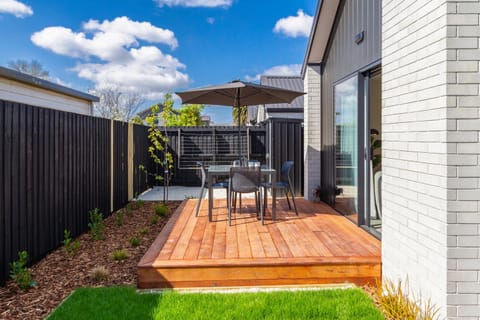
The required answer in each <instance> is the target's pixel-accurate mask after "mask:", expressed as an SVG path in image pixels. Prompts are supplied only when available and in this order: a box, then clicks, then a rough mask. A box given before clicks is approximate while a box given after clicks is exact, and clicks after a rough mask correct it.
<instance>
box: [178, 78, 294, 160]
mask: <svg viewBox="0 0 480 320" xmlns="http://www.w3.org/2000/svg"><path fill="white" fill-rule="evenodd" d="M176 94H177V95H178V96H180V98H181V99H182V103H198V104H210V105H222V106H232V107H234V108H239V107H241V106H251V105H259V104H271V103H290V102H292V101H293V99H295V98H296V97H298V96H301V95H303V94H304V92H298V91H291V90H287V89H282V88H277V87H271V86H264V85H259V84H255V83H250V82H244V81H239V80H235V81H232V82H227V83H224V84H220V85H215V86H209V87H203V88H198V89H191V90H187V91H183V92H176ZM238 153H239V154H238V156H239V157H241V154H240V153H241V152H240V117H238Z"/></svg>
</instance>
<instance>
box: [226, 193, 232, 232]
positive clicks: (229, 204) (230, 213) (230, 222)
mask: <svg viewBox="0 0 480 320" xmlns="http://www.w3.org/2000/svg"><path fill="white" fill-rule="evenodd" d="M227 207H228V225H229V226H231V225H232V192H231V191H230V189H229V190H228V191H227Z"/></svg>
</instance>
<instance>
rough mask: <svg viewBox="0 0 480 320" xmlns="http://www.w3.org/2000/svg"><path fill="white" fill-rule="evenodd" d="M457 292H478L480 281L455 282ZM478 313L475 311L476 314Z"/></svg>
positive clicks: (479, 291)
mask: <svg viewBox="0 0 480 320" xmlns="http://www.w3.org/2000/svg"><path fill="white" fill-rule="evenodd" d="M457 291H458V293H480V283H474V282H469V283H465V282H459V283H457ZM478 314H480V313H477V315H478Z"/></svg>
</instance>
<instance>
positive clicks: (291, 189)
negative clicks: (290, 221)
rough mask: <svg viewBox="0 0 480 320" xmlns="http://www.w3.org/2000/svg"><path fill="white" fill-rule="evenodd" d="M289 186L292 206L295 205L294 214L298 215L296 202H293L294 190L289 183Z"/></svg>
mask: <svg viewBox="0 0 480 320" xmlns="http://www.w3.org/2000/svg"><path fill="white" fill-rule="evenodd" d="M289 187H290V194H291V195H292V200H293V206H294V207H295V214H296V215H297V216H298V210H297V203H296V202H295V192H293V188H292V186H291V185H289Z"/></svg>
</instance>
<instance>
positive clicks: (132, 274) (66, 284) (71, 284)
mask: <svg viewBox="0 0 480 320" xmlns="http://www.w3.org/2000/svg"><path fill="white" fill-rule="evenodd" d="M180 203H181V201H171V202H169V203H168V204H167V206H168V208H169V214H168V215H167V216H163V217H158V218H155V216H156V215H155V210H154V208H155V206H156V205H157V204H160V203H158V202H145V203H143V204H141V205H139V206H137V205H134V204H133V203H132V204H130V205H129V206H128V207H129V208H131V209H130V210H127V209H126V208H124V209H122V212H123V219H120V217H119V213H118V212H117V213H113V214H112V215H111V216H110V217H108V218H107V219H105V220H104V222H105V239H104V240H98V241H93V240H92V239H91V236H90V234H89V233H85V234H83V235H81V236H80V237H78V238H77V239H78V240H79V241H80V247H79V249H78V252H77V253H76V254H75V255H74V256H73V257H70V256H69V255H67V253H66V252H65V250H64V248H63V247H60V248H58V249H56V250H54V251H52V252H51V253H50V254H49V255H47V256H46V257H45V258H44V259H42V260H41V261H39V262H38V263H36V264H35V265H33V266H32V267H31V268H30V270H31V272H32V275H33V278H34V279H35V281H36V286H35V287H33V288H31V289H30V290H28V291H23V290H22V289H20V288H19V287H18V286H17V284H16V283H15V282H13V281H8V282H7V283H6V284H5V286H3V287H0V319H43V318H45V317H46V316H47V315H48V314H49V313H50V312H51V311H52V310H53V309H55V308H56V307H57V305H58V304H59V303H60V302H61V301H63V300H64V299H65V298H66V297H67V296H68V295H69V294H70V293H71V292H72V291H73V290H74V289H75V288H78V287H87V286H88V287H96V286H113V285H136V281H137V263H138V261H140V259H141V257H142V256H143V255H144V254H145V252H146V251H147V250H148V248H149V246H150V245H151V244H152V243H153V241H154V240H155V238H156V237H157V235H158V234H159V233H160V231H161V230H162V228H163V227H164V225H165V224H166V222H167V221H168V217H169V216H170V215H171V214H172V213H173V212H174V211H175V209H176V208H177V207H178V206H179V205H180ZM119 211H120V210H119ZM120 215H122V214H120ZM156 219H158V221H156V222H155V220H156ZM119 220H123V221H121V222H122V223H121V224H120V223H119V222H120V221H119ZM133 238H136V240H138V241H139V244H138V246H136V247H134V246H132V242H136V241H134V239H133ZM121 249H124V250H125V251H126V252H127V255H128V257H127V258H126V259H124V260H117V261H116V260H114V259H113V252H114V251H115V250H121ZM102 267H103V268H104V269H106V270H107V273H108V276H106V277H105V278H104V279H98V278H101V276H102V274H103V273H104V272H102ZM95 269H96V270H97V272H96V275H97V279H95V276H94V274H93V273H94V271H95Z"/></svg>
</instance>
